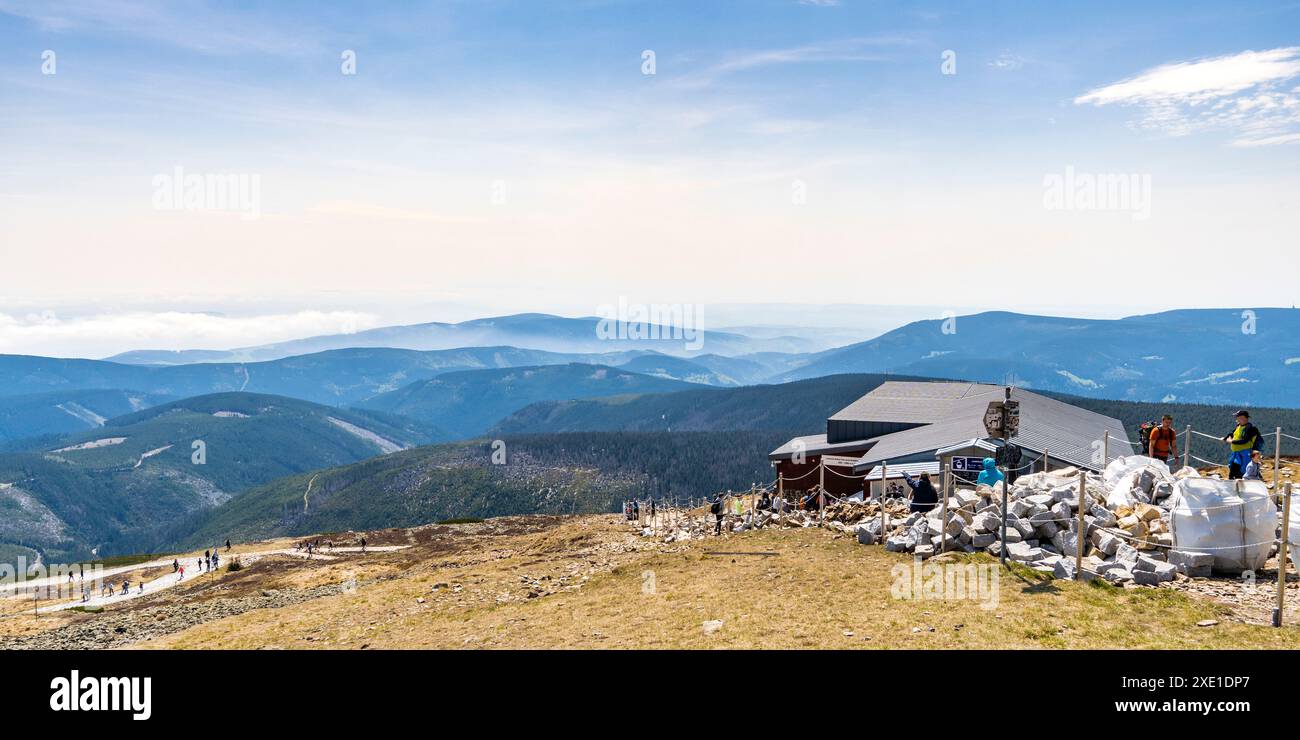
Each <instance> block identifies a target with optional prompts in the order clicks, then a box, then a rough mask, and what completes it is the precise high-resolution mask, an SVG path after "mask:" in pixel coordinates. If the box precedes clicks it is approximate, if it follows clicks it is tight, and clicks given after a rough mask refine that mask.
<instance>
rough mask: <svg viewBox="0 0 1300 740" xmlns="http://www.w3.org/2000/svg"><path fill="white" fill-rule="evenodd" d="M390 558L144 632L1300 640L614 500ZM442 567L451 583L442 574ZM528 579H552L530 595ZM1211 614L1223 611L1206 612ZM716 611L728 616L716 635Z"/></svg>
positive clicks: (434, 642) (727, 641)
mask: <svg viewBox="0 0 1300 740" xmlns="http://www.w3.org/2000/svg"><path fill="white" fill-rule="evenodd" d="M711 552H726V553H764V552H767V553H775V554H774V555H771V556H763V555H757V554H734V555H733V554H722V555H719V554H710V553H711ZM384 557H393V556H378V555H377V556H367V557H365V558H362V559H359V560H358V561H356V562H355V563H351V564H348V563H331V564H328V565H323V566H322V567H320V568H316V569H312V570H304V569H297V570H295V572H294V573H293V574H292V580H291V581H290V580H288V578H287V577H286V580H285V582H284V585H286V586H288V585H295V586H296V585H300V584H301V585H314V584H319V583H322V582H328V581H330V580H331V579H337V578H340V577H347V576H348V575H349V574H350V575H354V576H355V577H357V578H358V580H359V581H360V586H359V587H358V588H357V589H356V591H355V593H351V594H341V595H337V596H329V597H324V598H320V599H314V600H312V601H309V602H305V603H301V604H296V605H293V606H288V607H284V608H281V609H259V610H254V611H249V612H246V613H244V614H241V615H238V616H234V617H228V618H225V619H221V620H219V621H215V622H210V623H207V624H202V625H199V626H196V627H193V628H191V629H189V630H186V631H184V632H180V633H176V634H173V635H169V636H166V637H162V638H158V639H155V640H153V641H150V642H148V643H141V644H139V645H138V646H139V647H153V648H265V647H272V648H308V647H330V648H362V647H366V648H372V649H378V648H481V647H492V648H1242V647H1249V648H1278V647H1290V648H1295V647H1297V646H1300V629H1297V628H1296V627H1294V626H1288V627H1286V628H1284V629H1281V630H1276V629H1272V628H1269V627H1264V626H1258V625H1251V624H1244V623H1241V622H1238V621H1234V620H1233V619H1232V617H1231V614H1229V613H1227V612H1226V610H1225V609H1224V608H1223V607H1221V606H1218V605H1216V604H1213V603H1211V602H1208V601H1204V600H1200V599H1196V598H1193V597H1190V596H1188V595H1186V594H1183V593H1178V592H1175V591H1173V590H1170V589H1146V588H1136V589H1115V588H1110V587H1105V586H1099V585H1088V584H1079V583H1073V582H1062V581H1043V580H1040V579H1039V578H1037V577H1035V575H1034V574H1033V573H1032V572H1029V571H1027V569H1023V568H1019V569H1016V570H1015V571H1001V576H1000V589H999V603H998V605H997V608H995V609H984V608H982V607H981V606H980V604H979V603H978V602H976V601H967V600H946V601H945V600H899V599H895V598H893V597H892V596H891V594H890V586H891V584H892V583H893V580H894V579H893V576H892V575H891V569H892V568H893V567H894V566H895V565H897V564H899V563H904V564H906V563H909V562H910V561H909V560H908V558H907V557H906V556H903V555H896V554H893V553H886V552H884V551H883V550H882V549H881V548H879V547H864V546H861V545H858V544H857V543H856V542H855V541H853V540H852V539H850V538H846V537H840V538H834V537H833V536H832V535H831V534H830V533H829V532H827V531H825V530H817V529H809V530H785V531H774V530H766V531H761V532H751V533H747V534H743V535H735V536H729V537H726V538H720V539H715V540H710V541H706V542H694V543H689V544H679V545H662V544H656V543H652V542H649V541H647V540H644V539H641V538H639V537H635V536H634V535H632V534H631V533H630V532H629V531H628V530H626V529H625V528H624V527H623V526H622V523H621V522H619V521H617V519H616V518H615V517H580V518H578V519H573V520H568V521H566V522H564V523H561V524H559V525H557V526H553V527H550V528H548V529H546V530H544V531H542V532H540V533H539V532H532V533H525V534H519V535H512V536H501V537H498V538H483V539H475V540H473V541H472V542H469V543H466V546H464V547H441V548H439V549H437V550H436V551H425V550H424V549H421V548H416V549H413V550H411V551H407V553H406V554H405V556H404V557H402V558H400V559H394V560H390V561H388V562H385V560H384V559H383V558H384ZM584 576H585V577H586V579H585V580H584ZM378 577H382V579H380V580H373V579H375V578H378ZM651 579H652V581H653V588H652V589H651V588H647V583H649V582H650V580H651ZM534 583H536V584H541V585H540V587H537V586H533V584H534ZM439 584H445V587H439V588H436V589H435V585H439ZM529 590H534V591H549V593H546V594H545V595H540V596H536V597H535V598H529V597H528V596H527V593H528V591H529ZM1294 608H1297V609H1300V605H1296V606H1295V607H1294ZM1207 619H1216V620H1219V623H1218V624H1216V625H1214V626H1211V627H1198V626H1196V624H1197V622H1198V621H1202V620H1207ZM709 620H721V621H722V626H721V627H720V628H719V629H717V630H716V631H714V632H712V633H711V634H706V631H705V629H704V627H703V625H704V623H705V622H706V621H709ZM846 633H851V635H849V634H846Z"/></svg>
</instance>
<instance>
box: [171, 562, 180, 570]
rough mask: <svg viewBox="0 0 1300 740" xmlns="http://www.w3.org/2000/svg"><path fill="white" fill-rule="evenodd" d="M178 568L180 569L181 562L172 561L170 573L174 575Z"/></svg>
mask: <svg viewBox="0 0 1300 740" xmlns="http://www.w3.org/2000/svg"><path fill="white" fill-rule="evenodd" d="M180 568H181V561H179V560H173V561H172V572H173V573H175V572H176V571H178V570H180Z"/></svg>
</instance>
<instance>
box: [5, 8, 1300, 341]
mask: <svg viewBox="0 0 1300 740" xmlns="http://www.w3.org/2000/svg"><path fill="white" fill-rule="evenodd" d="M0 153H2V154H3V156H0V352H4V353H40V354H58V355H65V356H104V355H107V354H111V353H113V352H117V351H122V350H126V349H136V348H145V347H148V348H172V349H176V348H224V347H230V346H247V345H252V344H258V343H262V342H270V341H278V340H282V339H288V338H293V337H298V336H304V335H311V334H321V333H335V332H338V331H351V330H355V329H364V328H369V327H371V326H378V325H384V324H391V323H414V322H420V321H448V320H463V319H467V318H471V317H475V316H484V315H494V314H504V313H513V312H520V311H547V312H552V313H559V314H564V315H593V314H595V313H597V310H598V307H601V306H605V305H608V304H613V303H617V302H618V301H620V300H627V301H630V302H633V303H639V304H693V305H702V306H705V307H711V308H710V309H709V310H708V311H706V313H707V314H708V315H711V316H715V317H719V318H718V320H719V321H723V320H725V323H728V324H733V325H739V324H744V323H754V322H763V323H772V324H782V325H789V326H797V325H799V324H800V322H801V320H804V319H806V317H808V316H810V315H812V314H813V313H815V314H816V315H817V316H818V321H820V322H823V323H825V322H830V323H832V324H833V323H835V321H836V319H835V316H838V315H840V313H839V311H838V309H834V310H831V309H829V308H826V307H834V306H842V305H846V304H860V308H859V310H857V311H844V312H843V313H842V315H843V317H844V318H843V322H842V325H844V326H850V327H852V326H862V327H864V330H865V325H866V323H869V322H866V321H864V320H863V319H862V318H861V317H862V316H863V315H864V314H865V315H875V313H874V309H873V308H871V307H875V306H884V307H888V309H887V310H886V309H882V310H881V313H880V315H886V314H887V315H889V316H894V315H898V316H900V317H904V318H903V320H910V319H911V318H934V317H936V316H937V315H938V313H937V312H942V311H948V310H951V311H955V312H958V313H961V312H965V311H968V310H978V309H981V308H1001V309H1008V310H1021V311H1032V312H1049V313H1058V314H1067V315H1088V316H1120V315H1125V314H1126V313H1138V312H1146V311H1149V310H1157V309H1162V308H1175V307H1202V306H1216V307H1228V308H1231V307H1236V306H1239V305H1240V306H1264V305H1279V306H1281V305H1285V306H1289V305H1292V304H1293V303H1294V302H1295V299H1296V294H1297V292H1300V288H1298V287H1297V285H1298V284H1300V281H1297V280H1296V275H1297V274H1300V271H1298V270H1297V269H1296V268H1297V266H1300V264H1298V263H1300V257H1298V256H1297V250H1296V241H1295V234H1296V233H1297V226H1300V208H1297V194H1298V193H1300V166H1297V165H1300V3H1285V2H1273V3H1251V2H1235V3H1232V4H1223V3H1200V2H1149V3H1141V4H1133V3H1127V2H1095V3H1070V4H1066V3H1042V2H1014V3H1013V2H988V1H987V0H984V1H980V2H945V3H935V4H929V5H927V4H925V3H913V2H907V3H901V2H900V3H891V2H883V1H881V0H838V1H837V0H804V1H803V2H800V1H799V0H753V1H752V2H744V3H741V2H727V3H714V2H702V1H698V0H697V1H695V2H664V1H662V0H661V1H655V2H639V1H633V0H588V1H585V2H559V1H557V2H546V3H543V2H497V1H494V0H476V1H475V2H431V3H397V2H392V3H331V2H275V3H247V2H220V3H218V2H212V3H208V2H200V1H198V0H178V1H176V2H166V3H161V2H160V3H147V2H136V1H134V0H86V1H83V2H57V1H51V0H45V1H44V2H26V1H25V0H0ZM756 306H762V307H763V308H762V310H757V309H755V310H753V311H750V310H748V309H747V308H746V307H756ZM810 306H813V307H816V306H821V307H823V309H822V310H818V311H812V310H810V308H809V307H810ZM774 307H775V308H774ZM889 312H892V313H889ZM827 315H830V318H829V319H828V318H827ZM907 317H910V318H907Z"/></svg>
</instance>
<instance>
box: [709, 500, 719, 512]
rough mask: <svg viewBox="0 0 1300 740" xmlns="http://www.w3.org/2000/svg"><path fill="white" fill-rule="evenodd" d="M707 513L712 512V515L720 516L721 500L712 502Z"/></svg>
mask: <svg viewBox="0 0 1300 740" xmlns="http://www.w3.org/2000/svg"><path fill="white" fill-rule="evenodd" d="M709 511H710V512H712V513H714V514H721V513H722V501H721V500H718V499H714V501H713V505H712V506H710V507H709Z"/></svg>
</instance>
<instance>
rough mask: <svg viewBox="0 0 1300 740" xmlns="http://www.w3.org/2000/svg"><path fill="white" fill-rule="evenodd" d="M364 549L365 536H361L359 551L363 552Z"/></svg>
mask: <svg viewBox="0 0 1300 740" xmlns="http://www.w3.org/2000/svg"><path fill="white" fill-rule="evenodd" d="M365 551H366V538H365V537H362V538H361V552H365Z"/></svg>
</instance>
